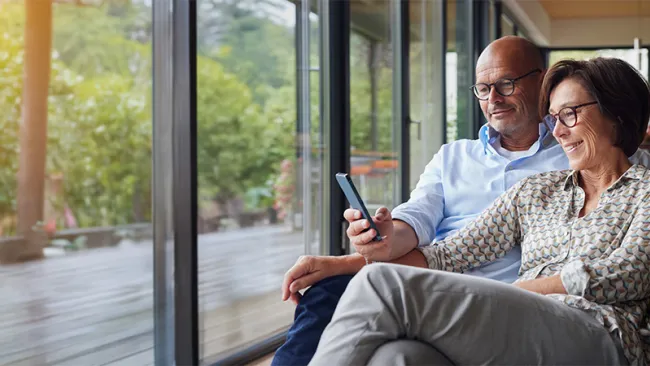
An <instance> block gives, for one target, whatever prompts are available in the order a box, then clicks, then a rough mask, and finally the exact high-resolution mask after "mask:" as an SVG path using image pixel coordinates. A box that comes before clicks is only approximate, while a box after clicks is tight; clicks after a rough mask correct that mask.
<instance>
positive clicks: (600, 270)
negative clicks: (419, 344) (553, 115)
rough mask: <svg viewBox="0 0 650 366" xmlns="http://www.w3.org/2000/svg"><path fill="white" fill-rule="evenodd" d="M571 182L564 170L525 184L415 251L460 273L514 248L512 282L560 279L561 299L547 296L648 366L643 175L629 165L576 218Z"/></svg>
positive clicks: (647, 201) (649, 236) (647, 215)
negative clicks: (591, 321)
mask: <svg viewBox="0 0 650 366" xmlns="http://www.w3.org/2000/svg"><path fill="white" fill-rule="evenodd" d="M578 176H579V174H578V173H577V172H576V171H570V170H564V171H555V172H548V173H542V174H537V175H533V176H530V177H528V178H525V179H523V180H521V181H520V182H519V183H517V184H516V185H514V186H513V187H512V188H511V189H509V190H508V191H507V192H505V193H504V194H503V195H501V196H500V197H499V198H498V199H497V200H496V201H494V203H493V204H492V205H491V206H490V207H489V208H488V209H486V210H485V211H484V212H483V213H481V214H480V215H479V216H478V217H477V218H476V220H475V221H473V222H472V223H470V224H468V225H467V226H466V227H465V228H463V229H461V230H459V231H458V232H456V233H455V234H452V235H450V236H448V237H447V238H445V240H442V241H440V242H437V243H435V244H432V245H431V246H428V247H425V248H422V249H421V250H422V253H423V254H424V255H425V257H426V259H427V262H428V264H429V268H431V269H438V270H445V271H450V272H463V271H465V270H467V269H470V268H473V267H477V266H479V265H482V264H486V263H489V262H491V261H493V260H495V259H497V258H500V257H503V256H504V255H505V254H506V252H507V251H509V250H510V249H511V248H512V247H513V246H514V245H521V249H522V258H521V267H520V269H519V279H518V280H517V281H525V280H531V279H535V278H540V277H548V276H553V275H557V274H559V275H560V278H561V279H562V283H563V285H564V287H565V289H566V290H567V293H568V295H560V294H552V295H548V296H549V297H553V298H555V299H557V300H559V301H562V302H564V303H565V304H567V305H568V306H571V307H575V308H578V309H582V310H585V311H587V312H589V313H590V314H592V315H593V316H594V317H595V318H596V319H597V320H598V321H599V322H600V323H601V324H602V325H603V326H604V327H605V328H606V329H608V330H609V331H610V333H615V334H617V335H618V337H620V339H621V340H622V345H623V349H624V351H625V355H626V357H627V359H628V361H629V362H630V364H632V365H634V364H639V365H647V364H650V325H649V324H648V321H649V319H648V309H649V306H648V305H650V259H649V257H650V170H648V169H646V168H645V167H643V166H641V165H633V166H632V167H631V168H630V169H628V171H627V172H625V174H623V175H622V176H621V177H620V178H619V179H618V180H617V181H616V182H615V183H614V184H613V185H612V186H611V187H609V188H608V189H607V190H606V191H605V192H604V193H603V194H602V196H601V198H600V200H599V202H598V207H596V208H595V209H594V210H593V211H591V212H590V213H588V214H587V215H585V216H583V217H579V213H580V210H581V209H582V207H583V206H584V203H585V193H584V191H583V190H582V188H580V186H579V185H578Z"/></svg>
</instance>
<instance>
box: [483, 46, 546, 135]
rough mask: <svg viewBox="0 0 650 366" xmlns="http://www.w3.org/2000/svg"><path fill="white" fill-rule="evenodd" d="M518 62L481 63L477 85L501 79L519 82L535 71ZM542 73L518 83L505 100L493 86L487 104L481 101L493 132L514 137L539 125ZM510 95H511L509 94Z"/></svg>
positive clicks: (491, 60) (488, 61)
mask: <svg viewBox="0 0 650 366" xmlns="http://www.w3.org/2000/svg"><path fill="white" fill-rule="evenodd" d="M517 61H518V60H516V59H515V60H501V59H500V58H499V57H492V58H491V59H489V60H487V61H485V62H483V63H480V64H478V65H477V67H476V83H477V84H478V83H486V84H492V83H495V82H497V81H498V80H499V79H504V78H507V79H516V78H518V77H520V76H523V75H526V74H528V73H529V72H531V71H533V70H535V67H531V66H525V65H522V63H517ZM542 78H543V73H542V72H534V73H532V74H530V75H528V76H525V77H523V78H521V79H519V80H516V81H515V82H514V91H513V92H512V94H511V95H508V96H503V95H501V94H499V93H498V92H497V90H496V89H497V88H496V87H495V86H494V85H493V86H492V87H491V88H490V91H489V96H488V99H487V100H479V103H480V105H481V110H482V111H483V115H485V118H486V119H487V121H488V123H489V124H490V126H492V128H494V129H495V130H497V131H498V132H500V133H501V134H506V135H510V134H513V133H516V132H517V131H518V130H521V129H525V128H527V127H529V126H530V124H532V123H535V124H537V123H539V121H538V113H537V103H538V99H539V91H540V87H541V80H542ZM505 94H507V93H505Z"/></svg>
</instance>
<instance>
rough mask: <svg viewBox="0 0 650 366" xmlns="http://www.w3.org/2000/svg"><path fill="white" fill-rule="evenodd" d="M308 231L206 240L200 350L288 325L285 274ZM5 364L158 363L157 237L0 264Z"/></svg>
mask: <svg viewBox="0 0 650 366" xmlns="http://www.w3.org/2000/svg"><path fill="white" fill-rule="evenodd" d="M303 252H304V244H303V242H302V233H300V232H290V231H289V230H287V229H286V228H283V227H277V226H276V227H262V228H250V229H244V230H239V231H233V232H226V233H214V234H208V235H202V236H200V238H199V252H198V256H199V306H200V311H201V314H200V321H201V322H200V326H201V329H200V335H199V336H200V339H201V341H202V347H201V356H202V359H203V360H205V361H206V362H212V361H214V360H217V359H218V358H219V357H223V356H225V355H227V354H228V353H229V352H232V351H233V350H239V349H242V348H245V347H246V346H249V345H251V344H252V343H254V342H256V341H260V340H263V339H264V338H266V337H268V336H269V335H272V334H273V333H275V332H277V331H278V330H282V329H285V328H286V327H287V326H288V325H289V324H290V322H291V319H292V317H293V311H294V307H293V306H292V305H291V304H289V303H283V302H281V301H280V284H281V281H282V276H283V275H284V272H285V271H286V270H287V269H288V268H289V267H290V266H291V265H293V263H294V262H295V260H296V259H297V258H298V256H300V255H301V254H303ZM0 278H2V281H0V329H2V332H0V365H12V366H13V365H16V366H22V365H26V366H32V365H39V366H40V365H72V366H77V365H84V366H86V365H137V366H143V365H144V366H146V365H150V364H153V346H154V344H153V245H152V243H151V242H142V243H135V244H131V245H125V246H119V247H114V248H100V249H92V250H87V251H82V252H77V253H72V254H70V255H66V256H64V257H57V258H48V259H45V260H42V261H37V262H29V263H24V264H20V265H8V266H0Z"/></svg>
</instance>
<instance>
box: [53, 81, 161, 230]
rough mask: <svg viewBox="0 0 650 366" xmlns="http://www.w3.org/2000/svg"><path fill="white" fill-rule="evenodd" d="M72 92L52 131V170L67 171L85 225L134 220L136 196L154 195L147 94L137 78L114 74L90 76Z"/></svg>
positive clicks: (70, 194) (73, 203)
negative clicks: (141, 88)
mask: <svg viewBox="0 0 650 366" xmlns="http://www.w3.org/2000/svg"><path fill="white" fill-rule="evenodd" d="M73 94H74V103H65V104H67V106H68V107H67V108H66V113H65V120H62V121H57V122H59V123H58V124H57V125H56V128H51V129H50V131H49V134H48V137H49V141H48V147H49V150H48V158H49V161H48V170H49V172H50V173H55V172H61V173H63V175H64V186H65V188H64V189H65V195H64V196H65V198H66V203H67V204H68V205H70V207H74V208H76V209H77V210H76V211H75V214H76V215H77V220H78V221H79V224H80V225H82V226H90V225H93V226H95V225H116V224H127V223H130V222H132V220H133V218H134V214H133V211H134V209H135V207H134V202H135V196H136V195H143V196H145V197H147V196H149V195H150V188H149V187H150V179H151V130H152V127H151V112H150V110H151V108H150V105H148V98H147V97H146V94H145V93H143V91H142V90H138V87H137V86H136V85H134V81H133V79H130V78H128V77H125V76H120V75H114V74H113V75H104V76H102V77H96V78H93V79H88V80H85V81H83V82H81V83H79V84H77V85H76V86H75V88H74V91H73ZM57 104H58V103H57ZM61 104H64V103H61ZM53 127H54V126H53ZM147 201H148V200H147ZM147 211H148V210H147ZM148 216H149V215H146V216H145V217H143V218H142V219H148V218H149V217H148Z"/></svg>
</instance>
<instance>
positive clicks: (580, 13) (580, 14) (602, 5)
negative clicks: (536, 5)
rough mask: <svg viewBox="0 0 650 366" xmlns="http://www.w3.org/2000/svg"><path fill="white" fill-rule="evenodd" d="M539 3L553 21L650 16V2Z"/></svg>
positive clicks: (546, 0) (561, 0) (590, 0)
mask: <svg viewBox="0 0 650 366" xmlns="http://www.w3.org/2000/svg"><path fill="white" fill-rule="evenodd" d="M519 1H521V0H519ZM523 1H528V0H523ZM538 1H539V2H540V3H541V5H542V7H544V10H546V13H548V15H549V17H550V18H551V19H567V18H612V17H638V16H650V0H538Z"/></svg>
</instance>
